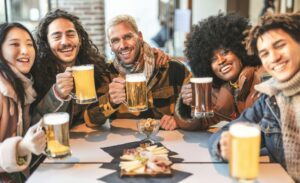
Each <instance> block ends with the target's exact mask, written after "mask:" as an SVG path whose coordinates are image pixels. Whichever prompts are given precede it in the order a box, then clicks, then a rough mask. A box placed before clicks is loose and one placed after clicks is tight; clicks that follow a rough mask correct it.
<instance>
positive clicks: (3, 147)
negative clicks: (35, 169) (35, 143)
mask: <svg viewBox="0 0 300 183" xmlns="http://www.w3.org/2000/svg"><path fill="white" fill-rule="evenodd" d="M21 140H22V137H10V138H7V139H6V140H4V141H3V142H2V143H0V172H8V173H10V172H20V171H23V170H24V169H26V168H27V167H28V166H29V163H30V161H31V153H29V154H28V155H27V156H26V161H25V162H24V164H20V163H18V160H17V159H18V158H19V157H18V156H17V144H18V143H19V142H20V141H21Z"/></svg>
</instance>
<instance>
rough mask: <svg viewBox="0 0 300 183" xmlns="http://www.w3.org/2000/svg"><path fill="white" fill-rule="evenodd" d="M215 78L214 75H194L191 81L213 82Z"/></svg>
mask: <svg viewBox="0 0 300 183" xmlns="http://www.w3.org/2000/svg"><path fill="white" fill-rule="evenodd" d="M212 80H213V78H212V77H192V78H191V79H190V82H191V83H211V82H212Z"/></svg>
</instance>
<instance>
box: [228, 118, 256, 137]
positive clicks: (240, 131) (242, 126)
mask: <svg viewBox="0 0 300 183" xmlns="http://www.w3.org/2000/svg"><path fill="white" fill-rule="evenodd" d="M229 133H230V134H231V135H234V136H237V137H255V136H258V135H260V133H261V130H260V127H259V125H258V124H256V123H250V122H236V123H234V124H232V125H230V127H229Z"/></svg>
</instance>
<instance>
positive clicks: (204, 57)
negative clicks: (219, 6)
mask: <svg viewBox="0 0 300 183" xmlns="http://www.w3.org/2000/svg"><path fill="white" fill-rule="evenodd" d="M248 28H250V25H249V22H248V20H247V19H246V18H244V17H242V16H240V15H238V14H233V13H230V14H227V15H224V14H223V13H219V14H218V15H216V16H210V17H208V18H207V19H204V20H202V21H200V22H199V23H198V24H196V25H194V26H193V28H192V31H191V33H190V34H188V36H187V39H186V41H185V50H184V51H185V55H186V56H187V58H188V60H189V66H190V67H191V70H192V72H193V74H194V76H195V77H213V85H214V87H217V88H218V87H220V86H221V85H222V84H223V83H225V82H226V81H224V80H222V79H220V78H218V77H217V76H216V75H215V74H214V72H213V70H212V68H211V58H212V56H213V52H214V51H216V50H218V49H227V50H230V51H232V52H233V53H234V54H235V55H236V56H237V57H238V58H239V59H240V60H241V62H242V64H243V66H256V65H260V64H261V62H260V60H259V59H258V57H257V56H249V55H247V52H246V49H245V47H244V45H243V41H244V38H245V35H244V34H243V32H244V31H245V30H247V29H248Z"/></svg>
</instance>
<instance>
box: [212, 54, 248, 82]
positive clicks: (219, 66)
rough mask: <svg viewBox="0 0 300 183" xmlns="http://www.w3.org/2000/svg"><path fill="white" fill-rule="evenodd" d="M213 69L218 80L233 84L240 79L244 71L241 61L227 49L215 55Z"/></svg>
mask: <svg viewBox="0 0 300 183" xmlns="http://www.w3.org/2000/svg"><path fill="white" fill-rule="evenodd" d="M211 67H212V70H213V72H214V73H215V75H216V76H217V77H218V78H220V79H222V80H224V81H231V82H235V81H236V80H237V79H238V77H239V74H240V72H241V70H242V64H241V60H240V59H239V58H238V57H237V56H236V55H235V54H234V53H233V52H232V51H230V50H225V49H219V50H216V51H215V52H214V53H213V57H212V58H211Z"/></svg>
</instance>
